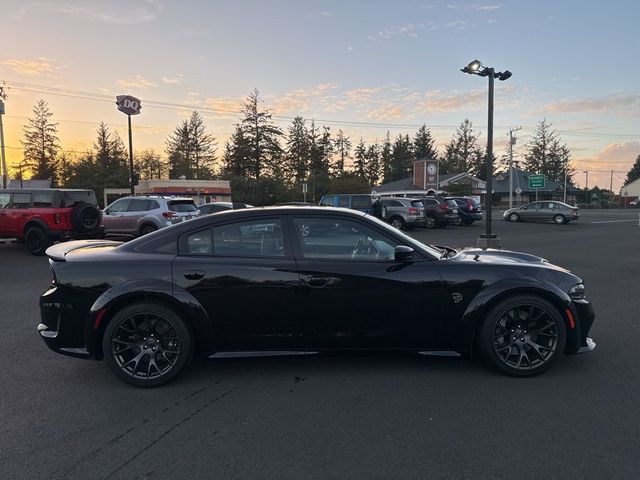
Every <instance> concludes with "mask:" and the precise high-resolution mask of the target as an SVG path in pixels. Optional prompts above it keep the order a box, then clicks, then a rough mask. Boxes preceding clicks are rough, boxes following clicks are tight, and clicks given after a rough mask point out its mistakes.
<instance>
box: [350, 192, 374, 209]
mask: <svg viewBox="0 0 640 480" xmlns="http://www.w3.org/2000/svg"><path fill="white" fill-rule="evenodd" d="M351 208H371V197H369V196H364V195H362V196H356V195H354V196H353V197H351Z"/></svg>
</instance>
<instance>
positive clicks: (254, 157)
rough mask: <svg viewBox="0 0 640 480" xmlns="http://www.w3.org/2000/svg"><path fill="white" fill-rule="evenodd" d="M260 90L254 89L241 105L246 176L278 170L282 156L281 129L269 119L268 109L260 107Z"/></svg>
mask: <svg viewBox="0 0 640 480" xmlns="http://www.w3.org/2000/svg"><path fill="white" fill-rule="evenodd" d="M260 103H261V100H260V92H259V91H258V90H254V91H253V92H252V93H251V94H250V95H249V96H248V97H247V99H246V101H245V102H244V104H243V106H242V115H243V116H242V120H241V122H240V126H241V128H242V132H243V138H244V140H246V142H247V145H248V146H249V157H248V158H247V160H248V165H247V168H248V172H247V173H248V176H249V178H253V179H256V180H257V179H258V178H260V176H261V175H263V174H265V173H268V172H275V171H278V170H277V169H278V162H279V160H280V159H281V157H282V147H280V143H279V140H280V137H281V136H282V130H280V128H279V127H277V126H276V125H275V124H274V123H273V121H272V120H271V116H272V115H271V112H270V110H269V109H264V110H261V109H260Z"/></svg>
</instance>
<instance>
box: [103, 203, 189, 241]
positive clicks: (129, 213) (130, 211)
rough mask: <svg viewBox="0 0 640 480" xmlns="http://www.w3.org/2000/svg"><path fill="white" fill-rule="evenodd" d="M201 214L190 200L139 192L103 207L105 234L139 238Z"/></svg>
mask: <svg viewBox="0 0 640 480" xmlns="http://www.w3.org/2000/svg"><path fill="white" fill-rule="evenodd" d="M198 215H200V212H199V211H198V209H197V208H196V205H195V203H194V202H193V199H191V198H176V197H162V196H156V195H149V196H146V195H141V196H135V197H123V198H119V199H118V200H116V201H115V202H113V203H112V204H111V205H109V206H108V207H107V208H105V209H104V210H103V215H102V223H103V226H104V235H105V236H117V237H121V236H128V237H138V236H141V235H146V234H148V233H151V232H155V231H156V230H159V229H161V228H164V227H168V226H170V225H173V224H176V223H179V222H184V221H185V220H191V219H192V218H196V217H197V216H198Z"/></svg>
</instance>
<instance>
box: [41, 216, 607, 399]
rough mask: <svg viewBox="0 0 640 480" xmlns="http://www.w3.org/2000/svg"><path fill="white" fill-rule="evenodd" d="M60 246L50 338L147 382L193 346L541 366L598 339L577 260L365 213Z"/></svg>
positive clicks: (245, 222)
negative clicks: (415, 230) (432, 242)
mask: <svg viewBox="0 0 640 480" xmlns="http://www.w3.org/2000/svg"><path fill="white" fill-rule="evenodd" d="M301 225H310V226H312V227H313V228H311V229H310V230H309V234H307V235H306V236H305V235H302V233H301V228H300V226H301ZM47 255H48V256H49V259H50V260H49V261H50V264H51V268H52V270H53V280H52V284H51V286H50V287H49V289H48V290H47V291H46V292H45V293H44V294H43V295H42V297H41V298H40V307H41V317H42V319H41V323H40V324H39V325H38V331H39V333H40V335H41V336H42V338H43V339H44V341H45V342H46V343H47V345H48V346H49V347H50V348H51V349H52V350H54V351H56V352H59V353H63V354H67V355H72V356H75V357H82V358H93V359H98V360H99V359H103V358H104V359H105V360H106V362H107V364H108V365H109V367H110V368H111V369H112V370H113V372H114V373H115V374H116V375H117V376H118V377H120V378H121V379H122V380H124V381H126V382H128V383H131V384H133V385H136V386H141V387H152V386H158V385H162V384H164V383H166V382H168V381H169V380H171V379H173V378H174V377H175V376H176V375H178V373H180V371H181V370H182V369H183V368H184V367H185V366H186V365H187V364H188V363H189V360H190V359H191V357H192V356H193V355H194V354H214V353H221V352H235V354H240V352H251V353H252V354H255V353H256V352H262V353H264V354H286V353H300V352H320V351H340V350H348V349H357V350H383V349H384V350H398V351H415V352H432V353H445V352H446V353H449V354H453V355H459V354H470V353H472V352H473V351H477V352H478V353H480V354H481V356H482V357H484V358H485V359H486V360H487V361H488V362H489V363H490V364H492V365H494V366H495V367H497V368H498V369H499V370H501V371H503V372H505V373H507V374H511V375H515V376H529V375H534V374H537V373H540V372H542V371H544V370H546V369H547V368H548V367H549V366H551V364H552V363H553V362H554V361H555V360H556V359H557V358H558V357H559V356H560V355H561V354H563V353H567V354H573V353H582V352H586V351H590V350H592V349H593V348H594V347H595V343H593V341H592V340H591V339H590V338H588V337H587V335H588V333H589V329H590V327H591V324H592V322H593V319H594V314H593V310H592V308H591V304H590V303H589V302H588V301H587V300H586V299H585V296H584V286H583V284H582V281H581V280H580V278H578V277H577V276H575V275H573V274H572V273H570V272H569V271H567V270H565V269H563V268H561V267H558V266H556V265H552V264H550V263H548V262H547V261H545V260H544V259H542V258H539V257H535V256H533V255H528V254H525V253H517V252H510V251H502V250H481V249H476V248H469V249H463V250H460V251H456V250H455V249H452V248H449V247H433V246H426V245H423V244H422V243H420V242H418V241H416V240H414V239H412V238H411V237H409V236H407V235H405V234H403V233H402V232H401V231H399V230H397V229H394V228H392V227H390V226H389V225H387V224H386V223H384V222H382V221H381V220H378V219H376V218H374V217H372V216H370V215H367V214H364V213H359V212H355V211H353V210H344V209H334V208H327V207H292V206H289V207H271V208H254V209H245V210H230V211H228V212H223V213H220V214H217V215H212V216H206V217H200V218H198V219H195V220H192V221H190V222H185V223H182V224H178V225H175V226H172V227H168V228H165V229H162V230H158V231H157V232H154V233H152V234H150V235H145V236H144V237H140V238H138V239H136V240H134V241H132V242H129V243H126V244H122V243H119V242H110V241H102V240H84V241H76V242H68V243H63V244H59V245H55V246H53V247H51V248H49V249H48V250H47Z"/></svg>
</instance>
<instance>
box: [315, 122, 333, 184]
mask: <svg viewBox="0 0 640 480" xmlns="http://www.w3.org/2000/svg"><path fill="white" fill-rule="evenodd" d="M333 147H334V145H333V140H332V138H331V128H330V127H328V126H326V125H325V126H323V127H322V134H321V135H320V139H319V140H318V156H319V160H320V164H319V171H320V172H321V173H322V174H323V175H328V174H329V171H330V169H331V163H332V162H331V160H332V158H333V152H334V148H333Z"/></svg>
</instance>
